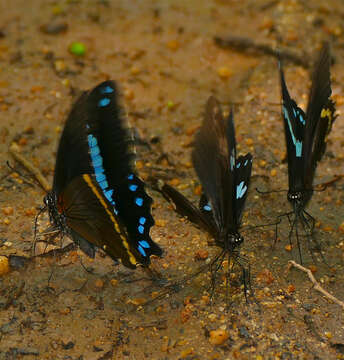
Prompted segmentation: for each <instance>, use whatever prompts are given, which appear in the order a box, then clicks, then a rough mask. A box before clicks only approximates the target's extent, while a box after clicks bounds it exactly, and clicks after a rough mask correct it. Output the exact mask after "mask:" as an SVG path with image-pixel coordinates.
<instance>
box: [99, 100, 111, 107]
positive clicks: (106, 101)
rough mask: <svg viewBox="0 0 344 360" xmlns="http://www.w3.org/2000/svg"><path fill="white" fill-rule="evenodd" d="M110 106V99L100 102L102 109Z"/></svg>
mask: <svg viewBox="0 0 344 360" xmlns="http://www.w3.org/2000/svg"><path fill="white" fill-rule="evenodd" d="M109 104H110V99H108V98H103V99H100V100H99V101H98V106H100V107H105V106H107V105H109Z"/></svg>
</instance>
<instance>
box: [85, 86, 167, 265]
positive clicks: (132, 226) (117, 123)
mask: <svg viewBox="0 0 344 360" xmlns="http://www.w3.org/2000/svg"><path fill="white" fill-rule="evenodd" d="M87 104H88V109H87V111H88V113H89V114H90V121H89V122H88V124H87V125H88V126H89V133H88V141H89V153H90V156H91V162H92V165H93V168H94V173H95V177H96V179H97V181H98V184H99V186H100V187H101V189H102V190H103V195H104V196H105V197H106V199H107V200H108V201H109V202H110V203H111V204H112V205H113V206H114V212H115V215H116V216H117V217H119V219H120V220H121V222H122V223H123V224H124V225H125V227H126V230H127V235H128V242H129V243H130V244H131V245H132V246H133V247H135V248H136V249H137V250H138V251H139V253H140V259H141V260H140V263H142V260H144V262H143V263H142V264H144V265H145V264H147V263H149V258H150V256H151V255H157V256H161V255H162V250H161V248H160V247H159V246H158V245H157V244H155V243H154V242H153V241H152V239H151V238H150V235H149V232H150V228H151V226H152V225H154V220H153V217H152V215H151V204H152V199H151V198H150V197H149V196H148V195H147V193H146V191H145V187H144V183H143V182H142V181H141V180H140V179H139V178H138V176H137V175H136V174H135V168H134V167H135V165H134V161H133V160H134V157H135V154H134V147H133V138H132V136H131V133H130V131H129V129H128V127H127V124H126V122H125V121H124V119H123V118H122V116H121V114H120V111H119V107H118V106H117V102H116V88H115V84H114V83H113V82H111V81H107V82H104V83H102V84H100V85H99V86H97V87H96V88H95V89H94V90H93V91H92V92H91V93H90V95H89V101H88V103H87Z"/></svg>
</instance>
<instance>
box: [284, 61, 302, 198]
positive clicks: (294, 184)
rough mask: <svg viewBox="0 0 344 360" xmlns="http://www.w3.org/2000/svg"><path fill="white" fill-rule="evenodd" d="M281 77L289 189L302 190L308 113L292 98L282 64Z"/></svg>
mask: <svg viewBox="0 0 344 360" xmlns="http://www.w3.org/2000/svg"><path fill="white" fill-rule="evenodd" d="M279 66H280V78H281V88H282V102H283V103H282V116H283V120H284V132H285V138H286V144H287V157H288V177H289V189H290V190H291V191H301V190H303V189H304V181H303V180H304V179H303V171H304V150H305V149H304V138H305V128H306V115H305V113H304V112H303V110H302V109H300V108H299V107H298V106H297V105H296V102H295V101H294V100H293V99H291V97H290V95H289V92H288V88H287V85H286V83H285V79H284V73H283V69H282V64H281V63H280V64H279Z"/></svg>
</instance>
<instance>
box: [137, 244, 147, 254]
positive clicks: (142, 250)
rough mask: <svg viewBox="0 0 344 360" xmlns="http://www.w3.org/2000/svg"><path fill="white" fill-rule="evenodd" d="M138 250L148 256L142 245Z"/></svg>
mask: <svg viewBox="0 0 344 360" xmlns="http://www.w3.org/2000/svg"><path fill="white" fill-rule="evenodd" d="M137 248H138V249H139V252H140V253H141V254H142V255H143V256H144V257H146V256H147V254H146V252H145V251H144V249H143V247H142V246H141V245H139V246H138V247H137Z"/></svg>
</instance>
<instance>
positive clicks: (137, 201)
mask: <svg viewBox="0 0 344 360" xmlns="http://www.w3.org/2000/svg"><path fill="white" fill-rule="evenodd" d="M135 203H136V205H137V206H142V204H143V199H142V198H136V199H135Z"/></svg>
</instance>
